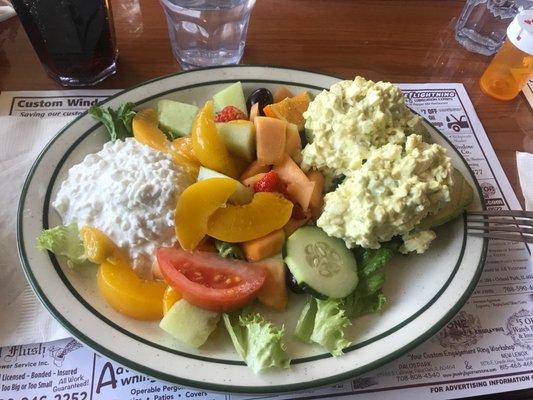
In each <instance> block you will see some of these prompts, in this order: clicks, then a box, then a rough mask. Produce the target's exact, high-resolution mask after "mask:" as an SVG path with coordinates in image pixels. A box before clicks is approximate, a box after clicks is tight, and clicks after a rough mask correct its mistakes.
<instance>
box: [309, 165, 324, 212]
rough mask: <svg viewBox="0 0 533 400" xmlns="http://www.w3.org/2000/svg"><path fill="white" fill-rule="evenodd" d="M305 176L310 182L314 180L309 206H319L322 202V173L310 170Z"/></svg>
mask: <svg viewBox="0 0 533 400" xmlns="http://www.w3.org/2000/svg"><path fill="white" fill-rule="evenodd" d="M307 177H308V178H309V180H310V181H311V182H315V188H314V190H313V194H312V195H311V200H310V201H309V207H311V209H313V208H321V207H322V205H323V204H324V194H323V192H324V175H322V174H321V173H320V172H318V171H311V172H309V173H307Z"/></svg>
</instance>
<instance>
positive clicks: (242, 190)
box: [197, 167, 254, 205]
mask: <svg viewBox="0 0 533 400" xmlns="http://www.w3.org/2000/svg"><path fill="white" fill-rule="evenodd" d="M210 178H228V179H233V178H230V177H229V176H226V175H224V174H221V173H220V172H218V171H214V170H212V169H209V168H206V167H200V170H199V171H198V178H197V180H198V181H203V180H206V179H210ZM235 181H236V182H237V189H235V193H233V194H232V195H231V196H230V198H229V201H230V203H233V204H237V205H243V204H248V203H249V202H251V201H252V198H253V197H254V193H253V191H252V189H251V188H249V187H247V186H244V185H243V184H242V183H241V182H239V181H237V180H235Z"/></svg>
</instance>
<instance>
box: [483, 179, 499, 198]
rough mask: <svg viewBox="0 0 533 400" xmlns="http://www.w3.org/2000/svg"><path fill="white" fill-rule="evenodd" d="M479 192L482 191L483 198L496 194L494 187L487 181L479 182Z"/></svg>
mask: <svg viewBox="0 0 533 400" xmlns="http://www.w3.org/2000/svg"><path fill="white" fill-rule="evenodd" d="M479 186H481V193H483V197H484V198H491V197H492V196H494V195H495V194H496V188H495V187H494V185H492V184H491V183H489V182H480V184H479Z"/></svg>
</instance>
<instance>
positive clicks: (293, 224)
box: [283, 217, 309, 237]
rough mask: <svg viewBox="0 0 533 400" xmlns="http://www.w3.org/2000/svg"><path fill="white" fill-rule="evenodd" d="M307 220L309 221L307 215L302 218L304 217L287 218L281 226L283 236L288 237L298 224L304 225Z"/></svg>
mask: <svg viewBox="0 0 533 400" xmlns="http://www.w3.org/2000/svg"><path fill="white" fill-rule="evenodd" d="M308 221H309V217H307V218H304V219H296V218H291V219H289V221H288V222H287V223H286V224H285V226H284V227H283V230H284V231H285V236H286V237H289V236H290V235H292V234H293V233H294V231H296V229H298V228H299V227H300V226H304V225H305V224H307V222H308Z"/></svg>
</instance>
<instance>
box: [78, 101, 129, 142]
mask: <svg viewBox="0 0 533 400" xmlns="http://www.w3.org/2000/svg"><path fill="white" fill-rule="evenodd" d="M134 107H135V104H133V103H124V104H122V105H121V106H120V107H119V108H118V109H117V110H116V111H115V110H113V109H112V108H111V107H108V108H107V110H106V109H104V108H102V107H100V106H91V108H89V111H88V112H89V114H91V115H92V116H93V117H94V118H96V119H97V120H98V121H100V122H101V123H102V124H104V126H105V127H106V128H107V132H108V133H109V136H110V137H111V141H113V142H114V141H115V140H119V139H125V138H127V137H129V136H133V129H132V121H133V117H134V116H135V114H136V112H135V111H134V110H133V108H134Z"/></svg>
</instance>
